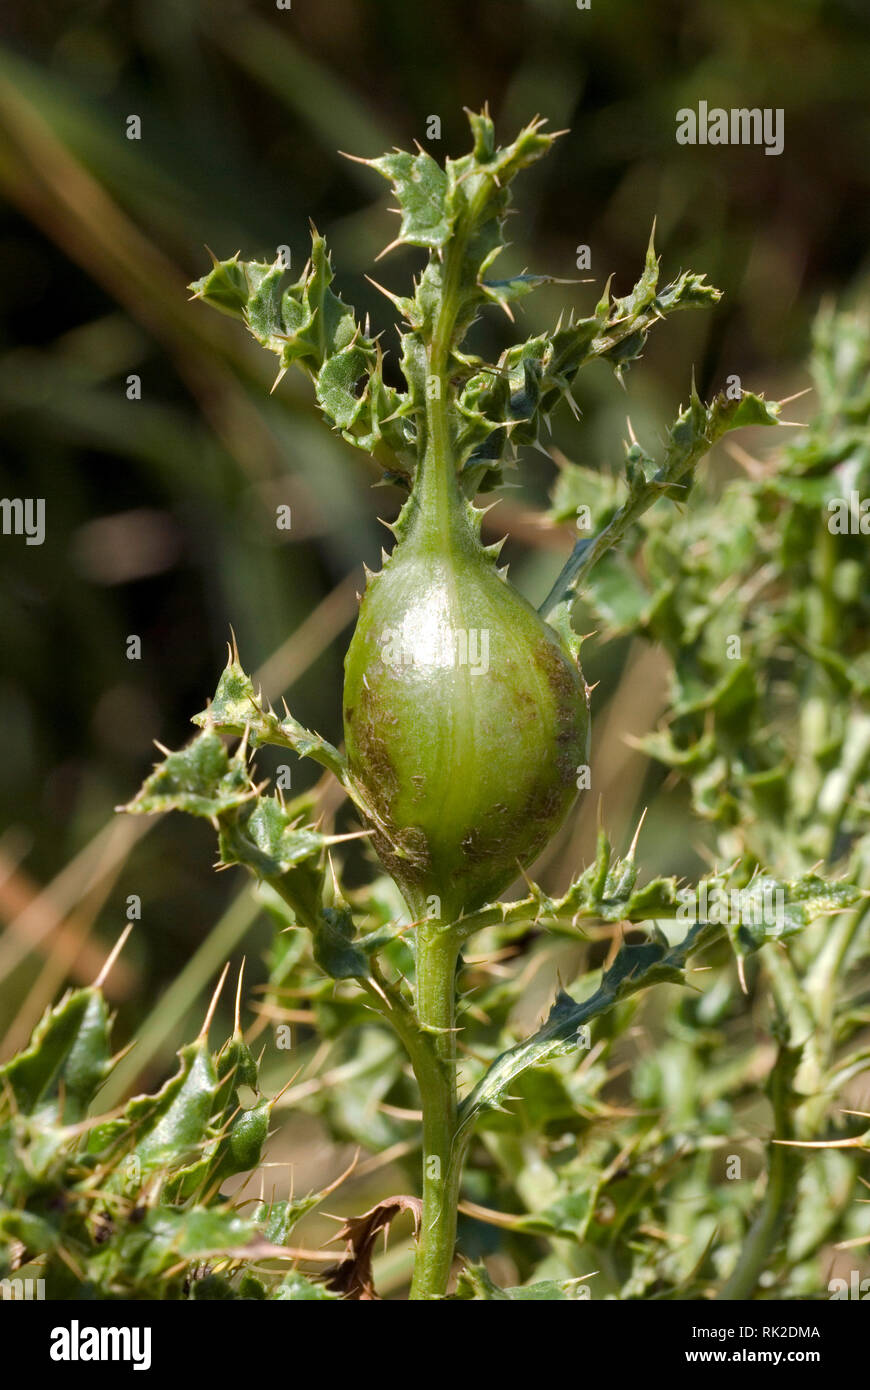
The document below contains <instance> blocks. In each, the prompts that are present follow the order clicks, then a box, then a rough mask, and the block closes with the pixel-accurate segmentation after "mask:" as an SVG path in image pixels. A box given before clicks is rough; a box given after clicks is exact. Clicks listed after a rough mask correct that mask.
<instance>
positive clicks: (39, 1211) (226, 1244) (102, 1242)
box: [0, 986, 325, 1299]
mask: <svg viewBox="0 0 870 1390" xmlns="http://www.w3.org/2000/svg"><path fill="white" fill-rule="evenodd" d="M109 1035H110V1019H109V1014H108V1010H107V1008H106V1003H105V1000H104V998H103V995H102V993H101V991H100V989H99V987H97V986H94V987H91V988H88V989H80V990H76V991H74V992H72V993H70V994H68V995H66V996H65V997H64V998H63V999H62V1000H61V1001H60V1003H59V1004H58V1005H57V1006H56V1007H55V1008H53V1009H51V1010H50V1011H49V1012H48V1013H47V1014H46V1016H45V1018H44V1019H43V1020H42V1022H41V1023H40V1025H39V1027H38V1028H37V1029H36V1031H35V1033H34V1035H33V1038H32V1040H31V1042H30V1045H29V1047H27V1048H26V1049H25V1050H24V1051H23V1052H21V1053H19V1054H18V1055H17V1056H16V1057H14V1058H13V1059H12V1060H11V1061H10V1062H8V1063H6V1064H5V1065H4V1066H3V1067H2V1068H0V1091H2V1102H0V1167H2V1182H0V1272H2V1274H3V1277H8V1276H9V1275H11V1274H12V1273H13V1272H15V1271H18V1270H20V1269H22V1268H24V1267H28V1266H30V1265H35V1267H36V1270H37V1273H38V1275H39V1277H40V1278H42V1279H44V1280H45V1290H46V1297H48V1298H108V1299H117V1298H125V1299H126V1298H133V1299H182V1298H200V1297H215V1296H220V1297H223V1298H250V1297H258V1298H275V1299H284V1298H288V1297H293V1298H300V1297H311V1298H317V1297H321V1296H325V1294H324V1293H323V1291H321V1290H318V1289H317V1288H315V1287H314V1286H313V1285H311V1284H309V1282H308V1281H307V1280H305V1279H303V1278H302V1276H301V1275H291V1276H289V1278H290V1283H289V1284H288V1283H287V1279H286V1278H285V1279H282V1278H281V1276H280V1273H279V1272H277V1271H274V1272H272V1273H271V1274H269V1273H266V1274H265V1278H264V1279H263V1280H259V1281H258V1280H256V1279H253V1276H252V1275H251V1274H250V1273H247V1272H246V1271H248V1270H249V1269H251V1268H254V1267H256V1268H260V1267H261V1262H264V1261H271V1262H274V1261H276V1260H286V1259H287V1258H288V1252H287V1250H286V1248H285V1247H286V1245H287V1242H288V1239H289V1236H290V1234H291V1232H292V1230H293V1227H294V1225H295V1224H296V1222H297V1221H298V1220H299V1218H300V1216H302V1215H304V1214H305V1212H306V1211H308V1210H310V1209H311V1208H312V1207H313V1206H315V1205H316V1204H317V1202H318V1201H319V1200H320V1195H321V1194H311V1196H309V1197H308V1198H306V1199H305V1200H304V1201H297V1202H296V1203H290V1202H278V1203H273V1204H271V1206H267V1205H266V1204H265V1203H263V1202H260V1203H259V1204H258V1205H257V1206H256V1207H255V1209H254V1211H253V1213H252V1214H251V1215H249V1216H245V1215H242V1214H241V1211H240V1210H237V1209H236V1208H235V1206H234V1204H233V1201H232V1199H231V1198H228V1197H226V1196H223V1195H222V1194H221V1191H220V1189H221V1186H222V1184H223V1183H224V1182H225V1181H226V1180H227V1179H228V1178H232V1177H234V1176H235V1175H237V1174H240V1173H246V1172H250V1171H251V1170H253V1169H255V1168H256V1167H257V1166H258V1165H259V1163H260V1160H261V1157H262V1153H263V1146H264V1144H265V1142H266V1138H267V1135H268V1131H269V1121H270V1116H271V1113H272V1107H273V1103H274V1102H273V1101H271V1100H269V1099H266V1098H265V1097H260V1098H259V1099H255V1100H254V1103H253V1104H252V1105H248V1106H245V1105H243V1103H242V1100H241V1098H240V1090H239V1088H240V1087H242V1086H245V1087H247V1088H250V1089H251V1090H253V1091H254V1092H255V1093H256V1092H257V1091H258V1088H259V1075H258V1065H257V1063H256V1062H255V1060H254V1058H253V1056H252V1055H251V1052H250V1050H249V1048H248V1047H247V1045H246V1044H245V1042H244V1040H243V1039H242V1037H241V1035H240V1034H238V1033H237V1034H236V1035H235V1036H234V1037H232V1038H230V1039H229V1040H228V1041H227V1042H226V1043H225V1044H224V1046H223V1047H222V1048H221V1049H220V1050H219V1051H218V1052H217V1053H213V1052H211V1051H210V1050H209V1046H208V1040H207V1036H206V1033H205V1031H203V1033H202V1034H201V1035H200V1036H199V1037H198V1038H197V1039H196V1040H195V1041H194V1042H192V1043H190V1044H188V1045H187V1046H186V1047H184V1048H182V1049H181V1051H180V1053H179V1066H178V1070H177V1072H176V1073H175V1075H174V1076H172V1077H170V1078H169V1080H167V1082H166V1083H165V1085H164V1086H163V1087H162V1088H161V1089H160V1090H159V1091H158V1092H157V1093H156V1094H155V1095H141V1096H136V1097H134V1098H133V1099H131V1100H130V1101H128V1102H127V1104H126V1106H124V1108H123V1110H122V1111H121V1113H120V1114H116V1115H109V1116H101V1115H99V1114H98V1113H97V1114H93V1113H91V1111H92V1104H93V1102H94V1101H95V1099H96V1098H97V1096H98V1093H99V1090H100V1087H101V1086H102V1084H103V1082H104V1081H105V1080H106V1078H107V1077H108V1075H109V1074H110V1071H111V1068H112V1065H113V1058H112V1055H111V1047H110V1036H109ZM267 1268H268V1266H267ZM278 1268H279V1269H280V1266H279V1267H278ZM252 1279H253V1284H252ZM253 1285H256V1287H257V1292H252V1287H253ZM303 1286H304V1288H305V1289H307V1290H308V1292H307V1293H306V1292H303ZM218 1288H219V1289H220V1294H219V1295H218V1294H217V1292H216V1290H217V1289H218Z"/></svg>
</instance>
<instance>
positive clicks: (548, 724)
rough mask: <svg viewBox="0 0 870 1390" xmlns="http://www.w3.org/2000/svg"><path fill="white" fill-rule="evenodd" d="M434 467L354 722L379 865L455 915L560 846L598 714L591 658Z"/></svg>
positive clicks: (370, 631) (356, 757)
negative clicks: (568, 637)
mask: <svg viewBox="0 0 870 1390" xmlns="http://www.w3.org/2000/svg"><path fill="white" fill-rule="evenodd" d="M436 462H437V461H436V460H425V461H424V463H423V466H422V468H421V469H420V470H419V472H418V475H417V478H416V480H415V484H414V489H413V491H412V494H411V497H410V499H409V501H408V502H407V503H406V506H405V510H404V512H403V514H402V518H401V522H400V526H399V528H398V530H399V534H400V536H401V539H400V540H399V542H398V544H397V546H396V548H395V550H394V551H393V554H392V556H391V557H390V559H389V560H388V562H387V563H386V564H385V566H384V569H383V570H382V572H381V573H380V574H379V575H377V576H371V577H370V579H369V583H368V587H367V589H366V592H365V595H364V597H363V601H362V605H361V608H360V615H359V621H358V623H357V627H356V631H355V633H354V637H353V640H352V642H351V645H350V649H349V651H348V653H347V659H346V662H345V686H344V732H345V740H346V744H347V754H348V759H349V762H350V768H351V772H352V775H353V776H354V778H355V779H357V781H358V782H359V783H360V785H361V786H362V787H363V788H364V789H365V792H366V794H367V796H368V798H369V800H370V803H371V805H372V807H373V808H374V810H375V811H376V813H377V822H376V833H375V836H374V842H375V846H376V848H377V850H378V853H379V855H380V857H381V859H382V860H383V862H384V864H385V865H386V866H387V868H388V869H389V870H390V872H391V873H392V875H393V877H394V878H395V879H396V880H397V882H398V883H399V884H400V886H401V887H402V888H403V889H404V891H405V896H406V897H407V898H408V900H409V901H410V902H411V904H412V906H413V907H414V909H415V911H416V912H417V913H418V914H420V915H424V913H425V912H426V910H427V908H428V910H430V911H432V910H433V904H432V903H431V899H432V898H434V899H436V900H437V901H436V903H435V904H434V911H435V912H436V913H437V915H438V916H440V917H443V918H444V919H445V920H447V921H453V920H455V919H456V918H457V917H458V916H460V915H461V914H462V913H463V912H464V911H473V910H474V909H476V908H477V907H479V906H480V905H481V904H482V903H483V902H485V901H486V900H487V899H488V898H491V897H494V896H497V895H498V894H499V893H501V892H502V891H503V890H504V889H505V888H506V887H507V886H508V884H509V883H510V882H511V881H512V880H513V879H514V878H516V876H517V871H518V866H519V865H521V864H525V863H528V862H529V861H530V860H531V859H533V858H534V857H535V855H537V854H538V853H539V852H540V851H541V850H542V849H543V848H544V846H545V845H546V844H547V842H548V841H549V840H550V838H551V837H552V835H553V833H554V831H555V830H556V829H557V827H558V826H559V824H560V823H561V821H562V819H563V818H564V816H565V814H566V813H567V811H568V809H569V807H570V806H571V803H572V801H573V800H574V797H575V795H576V789H577V769H578V765H579V764H581V763H585V760H586V757H587V752H588V748H587V744H588V729H589V719H588V708H587V692H586V686H585V683H584V681H583V676H582V673H581V671H580V668H579V665H578V663H577V662H576V661H575V660H574V658H573V657H572V655H571V653H570V652H569V651H568V650H567V649H566V648H565V647H564V646H563V644H562V642H561V640H560V638H559V637H558V635H557V633H556V632H555V631H554V630H553V629H552V628H551V627H550V626H549V624H548V623H546V622H544V621H543V620H542V619H541V618H539V616H538V614H537V613H536V612H535V610H534V608H532V606H531V605H530V604H529V603H528V602H527V601H526V600H525V599H524V598H523V597H522V596H521V595H520V594H519V593H518V592H517V591H516V589H514V588H513V586H512V585H511V584H510V583H509V581H508V580H507V577H506V575H505V574H504V572H503V571H500V570H497V569H496V567H495V566H496V557H495V555H494V554H493V553H491V551H490V550H488V549H485V548H483V547H482V546H481V544H480V541H479V539H478V534H477V529H478V523H479V514H476V513H475V512H474V510H473V509H472V508H471V506H470V504H469V503H468V502H466V501H465V500H464V499H463V498H462V497H461V495H460V492H459V488H458V486H457V484H456V480H455V476H454V475H453V474H452V471H445V473H444V476H443V477H440V478H439V476H438V474H437V472H435V468H436ZM430 466H431V467H432V470H433V472H432V473H431V474H430V472H429V469H430ZM430 479H431V481H430Z"/></svg>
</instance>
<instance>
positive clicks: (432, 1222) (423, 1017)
mask: <svg viewBox="0 0 870 1390" xmlns="http://www.w3.org/2000/svg"><path fill="white" fill-rule="evenodd" d="M457 953H458V948H457V946H456V943H455V942H454V941H453V940H452V939H451V938H450V936H449V934H445V933H444V931H443V929H442V928H441V924H440V923H438V922H427V923H426V924H425V925H423V926H421V927H420V928H418V936H417V1018H418V1022H419V1024H420V1026H421V1028H422V1029H423V1030H424V1031H425V1032H427V1033H428V1034H429V1035H430V1037H431V1039H432V1042H433V1044H434V1050H435V1054H436V1058H437V1062H436V1065H435V1066H434V1067H429V1068H427V1069H426V1074H425V1075H421V1074H420V1073H419V1072H418V1075H417V1081H418V1083H419V1086H420V1094H421V1101H422V1108H423V1216H422V1221H421V1226H420V1235H419V1240H418V1244H417V1254H416V1259H415V1262H414V1277H413V1281H412V1284H411V1298H412V1299H415V1300H422V1299H429V1298H441V1297H443V1296H444V1294H445V1293H446V1291H447V1282H448V1279H449V1277H450V1268H451V1265H452V1263H453V1247H454V1244H455V1241H456V1208H457V1203H458V1200H459V1179H460V1174H461V1166H462V1155H461V1153H460V1152H458V1151H457V1148H456V1145H455V1138H456V1111H457V1098H456V1034H455V1017H456V1010H455V998H456V991H455V976H456V958H457Z"/></svg>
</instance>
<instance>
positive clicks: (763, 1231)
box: [716, 1051, 799, 1302]
mask: <svg viewBox="0 0 870 1390" xmlns="http://www.w3.org/2000/svg"><path fill="white" fill-rule="evenodd" d="M793 1065H794V1064H793V1061H792V1059H791V1058H790V1057H789V1055H788V1053H787V1052H785V1051H781V1052H780V1054H779V1057H778V1058H777V1060H776V1063H775V1064H774V1068H773V1074H772V1077H771V1091H770V1097H771V1101H772V1103H773V1124H774V1133H775V1134H776V1136H777V1137H778V1138H791V1137H792V1133H793V1130H792V1108H793V1101H794V1096H793V1092H792V1087H791V1081H792V1073H793ZM769 1152H770V1157H769V1162H768V1169H767V1187H766V1188H765V1192H764V1200H763V1201H762V1204H761V1210H760V1211H759V1213H758V1215H757V1217H756V1218H755V1220H754V1221H753V1223H752V1226H751V1228H750V1231H749V1234H748V1236H747V1237H746V1240H745V1241H744V1244H743V1248H742V1249H741V1251H740V1256H739V1258H738V1260H737V1265H736V1267H735V1268H734V1270H733V1272H732V1274H731V1276H730V1278H729V1279H728V1280H727V1282H726V1283H725V1284H724V1285H723V1287H722V1288H721V1289H720V1291H719V1293H718V1294H717V1295H716V1297H717V1299H719V1300H722V1301H725V1300H729V1299H731V1300H734V1301H741V1302H742V1301H745V1300H747V1299H750V1298H751V1297H752V1295H753V1293H754V1292H755V1289H756V1288H757V1286H758V1281H759V1279H760V1277H761V1275H762V1274H763V1273H764V1271H765V1269H766V1268H767V1265H768V1263H769V1261H770V1257H771V1256H772V1255H773V1254H774V1253H775V1251H776V1249H777V1247H778V1245H779V1244H780V1242H781V1240H782V1239H783V1237H784V1235H785V1233H786V1231H787V1229H788V1224H789V1220H790V1218H791V1213H792V1209H793V1206H794V1196H795V1187H796V1183H797V1174H798V1170H799V1160H797V1159H796V1157H795V1151H794V1149H792V1148H789V1147H788V1146H787V1145H784V1144H775V1143H772V1144H771V1145H770V1150H769Z"/></svg>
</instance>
